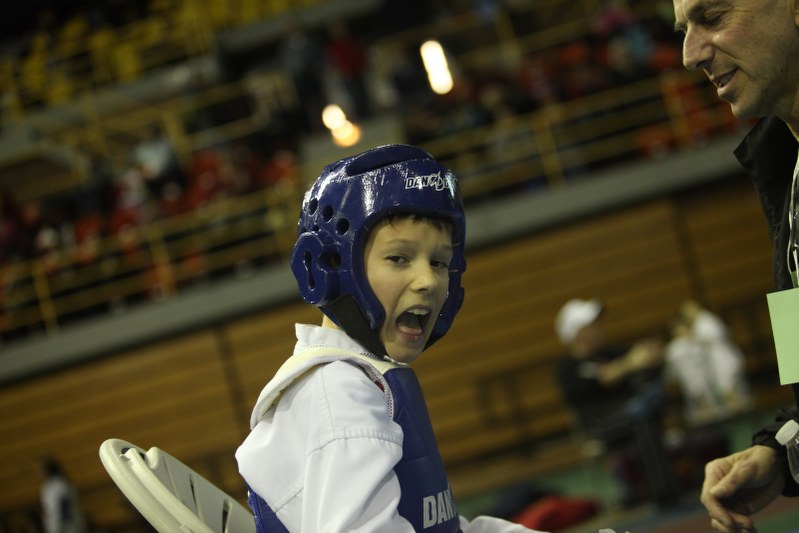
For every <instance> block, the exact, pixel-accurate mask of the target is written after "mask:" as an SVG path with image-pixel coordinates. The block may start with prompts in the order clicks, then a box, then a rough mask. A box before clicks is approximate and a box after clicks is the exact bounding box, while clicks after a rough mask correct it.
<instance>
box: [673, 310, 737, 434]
mask: <svg viewBox="0 0 799 533" xmlns="http://www.w3.org/2000/svg"><path fill="white" fill-rule="evenodd" d="M672 333H673V338H672V340H671V341H670V342H669V343H668V345H667V346H666V370H667V372H668V374H669V375H670V376H671V377H672V378H673V379H675V380H676V381H677V383H678V384H679V386H680V390H681V392H682V394H683V397H684V399H685V417H686V419H687V421H688V422H689V423H692V424H703V423H707V422H714V421H717V420H719V419H723V418H726V417H729V416H731V415H737V414H740V413H741V412H743V411H745V410H747V409H749V408H750V407H751V404H752V399H751V396H750V393H749V384H748V382H747V379H746V368H745V366H744V355H743V352H741V350H740V348H738V346H737V345H736V344H735V343H734V342H733V341H732V339H731V338H730V336H729V333H728V331H727V327H726V326H725V325H724V322H722V321H721V319H720V318H719V317H717V316H716V315H714V314H713V313H711V312H710V311H708V310H707V309H703V308H702V307H701V306H700V305H699V304H698V303H697V302H695V301H693V300H688V301H686V302H685V303H683V304H682V306H681V307H680V310H679V313H678V315H677V318H676V319H675V321H674V324H673V326H672Z"/></svg>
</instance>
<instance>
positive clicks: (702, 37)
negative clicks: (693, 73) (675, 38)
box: [682, 28, 712, 70]
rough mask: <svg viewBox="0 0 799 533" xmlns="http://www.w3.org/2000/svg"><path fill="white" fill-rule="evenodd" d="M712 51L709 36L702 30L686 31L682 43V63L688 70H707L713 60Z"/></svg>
mask: <svg viewBox="0 0 799 533" xmlns="http://www.w3.org/2000/svg"><path fill="white" fill-rule="evenodd" d="M711 56H712V51H711V47H710V42H709V40H708V38H707V35H706V33H705V32H703V31H702V30H698V29H696V28H691V29H688V30H686V32H685V38H684V39H683V43H682V63H683V65H685V68H687V69H688V70H699V69H702V68H705V67H706V66H707V65H708V64H709V62H710V59H711Z"/></svg>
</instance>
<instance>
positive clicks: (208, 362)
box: [0, 178, 788, 531]
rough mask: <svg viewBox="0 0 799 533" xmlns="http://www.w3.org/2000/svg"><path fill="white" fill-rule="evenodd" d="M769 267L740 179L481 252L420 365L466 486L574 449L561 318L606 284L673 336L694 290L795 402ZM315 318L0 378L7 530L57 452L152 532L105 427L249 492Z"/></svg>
mask: <svg viewBox="0 0 799 533" xmlns="http://www.w3.org/2000/svg"><path fill="white" fill-rule="evenodd" d="M770 263H771V250H770V247H769V240H768V237H767V234H766V225H765V222H764V220H763V216H762V214H761V212H760V208H759V205H758V203H757V200H756V198H755V197H754V193H753V190H752V187H751V185H750V184H749V183H748V181H747V180H746V179H744V178H735V179H731V180H729V181H727V182H724V183H720V184H716V185H712V186H708V187H706V188H704V189H702V190H696V191H691V192H688V193H684V194H681V195H679V196H674V197H670V198H662V199H657V200H654V201H648V202H645V203H642V204H639V205H633V206H630V207H627V208H624V209H620V210H617V211H614V212H609V213H604V214H601V215H598V216H595V217H592V218H590V219H584V220H580V221H577V222H574V223H572V224H569V225H566V226H562V227H557V228H552V229H550V230H548V231H543V232H540V233H536V234H532V235H529V236H526V237H523V238H519V239H516V240H514V241H513V242H507V243H503V244H499V245H496V246H493V247H491V248H486V249H481V250H473V251H471V252H470V253H469V254H468V270H467V273H466V275H465V276H464V284H465V286H466V291H467V293H466V294H467V296H466V301H465V304H464V307H463V310H462V311H461V313H460V315H459V316H458V319H457V320H456V322H455V325H454V326H453V328H452V330H451V332H450V334H449V335H448V336H447V337H446V338H445V339H443V340H442V341H441V342H439V343H438V344H436V345H435V346H433V347H432V348H431V349H430V350H429V351H428V352H426V354H425V355H424V357H422V358H421V359H420V360H419V361H418V362H417V363H416V364H415V366H416V369H417V371H418V373H419V376H420V380H421V381H422V385H423V387H424V388H425V391H426V394H427V397H428V403H429V408H430V413H431V416H432V419H433V423H434V425H435V428H436V433H437V436H438V438H439V441H440V447H441V451H442V454H443V456H444V458H445V461H446V462H447V463H448V465H449V468H450V471H451V476H452V482H453V489H454V490H455V493H456V496H457V495H459V494H466V493H469V492H473V491H479V490H483V489H486V488H490V487H491V486H494V485H498V484H501V483H502V482H506V481H508V480H510V479H511V478H513V477H516V478H519V477H524V476H533V475H545V472H546V471H547V469H548V468H554V467H557V466H562V465H564V464H568V463H569V462H573V461H575V460H576V457H577V456H576V455H574V454H569V453H566V452H565V451H564V450H566V449H567V447H564V446H557V447H555V446H548V444H547V443H549V442H553V439H556V438H558V439H561V440H559V441H558V442H559V443H562V440H563V438H564V436H568V434H569V429H570V427H571V413H570V412H569V410H568V409H567V408H566V406H565V405H564V404H563V402H562V400H561V397H560V394H559V391H558V389H557V387H556V385H555V383H554V381H553V376H552V372H551V367H552V363H553V361H554V360H555V359H556V358H558V357H560V356H561V354H562V349H561V346H560V345H559V344H558V341H557V338H556V337H555V334H554V330H553V319H554V316H555V314H556V312H557V310H558V308H559V307H560V305H561V304H562V303H563V302H564V301H565V300H566V299H568V298H570V297H573V296H579V297H600V298H602V299H603V300H604V301H605V302H606V304H607V307H608V313H609V314H608V327H609V333H610V336H611V338H612V339H614V340H618V341H624V340H631V339H633V338H636V337H638V336H641V335H647V334H651V333H659V332H662V331H663V328H664V327H665V325H666V324H667V322H668V321H669V319H670V318H671V316H672V315H673V314H674V312H675V310H676V309H677V306H678V305H679V304H680V302H682V301H683V300H684V299H686V298H689V297H693V298H698V299H700V300H701V301H703V302H705V303H706V304H707V305H708V306H709V307H710V308H711V309H713V310H715V311H717V312H718V313H720V314H721V315H722V316H723V317H724V318H725V320H727V322H728V323H729V325H730V326H731V328H732V330H733V333H734V335H735V337H736V339H737V340H738V341H739V343H741V345H742V346H744V348H745V349H746V351H747V357H748V364H749V369H750V375H751V376H752V379H753V381H754V382H755V384H756V385H757V390H758V391H759V394H761V395H762V396H761V397H762V398H764V401H767V402H768V403H769V405H771V404H776V403H779V402H781V401H787V398H788V396H787V395H786V394H785V391H784V390H783V389H781V388H779V387H776V386H775V381H776V363H775V361H774V357H773V353H772V345H771V344H770V338H769V324H768V314H767V309H766V305H765V296H764V295H765V293H766V292H768V291H769V290H770V288H771V285H772V284H771V277H770V272H771V269H770ZM318 321H319V315H318V312H317V311H316V310H314V309H311V308H309V307H307V306H305V305H304V304H301V303H296V304H291V305H287V306H285V307H280V308H277V309H272V310H268V311H264V312H261V313H258V314H256V315H253V316H248V317H246V318H242V319H237V320H233V321H231V322H229V323H224V324H219V325H218V326H217V327H215V328H212V329H205V330H201V331H194V332H192V333H189V334H185V335H183V336H180V337H177V338H173V339H170V340H166V341H163V342H160V343H158V344H154V345H151V346H146V347H143V348H140V349H136V350H132V351H129V352H126V353H120V354H116V355H113V356H109V357H105V358H103V359H99V360H95V361H92V362H89V363H86V364H83V365H80V366H76V367H73V368H69V369H66V370H63V371H60V372H58V373H54V374H51V375H46V376H41V377H38V378H34V379H29V380H26V381H24V382H21V383H17V384H14V385H11V386H7V387H5V388H3V389H2V390H0V432H2V435H3V439H0V457H3V459H4V460H3V461H2V462H0V518H2V520H4V522H2V521H0V528H2V529H0V531H22V530H23V526H22V525H21V524H22V523H23V522H24V521H25V520H26V518H25V512H27V513H28V514H31V513H33V514H35V513H37V512H38V503H37V501H38V500H37V498H38V495H37V494H38V485H39V482H40V477H39V472H38V469H37V465H38V459H39V458H40V457H41V456H43V455H46V454H52V455H55V456H56V457H57V458H59V459H61V460H62V461H63V463H64V464H65V467H66V470H67V472H68V474H69V475H70V476H71V477H72V478H73V480H74V481H75V483H76V484H77V485H78V486H79V487H80V489H81V492H82V496H83V501H84V504H85V506H86V508H87V509H88V511H89V514H90V515H91V517H92V518H93V519H94V521H95V522H97V523H98V524H100V525H102V526H104V527H105V528H106V530H108V531H146V530H147V529H146V527H143V526H141V525H139V524H137V523H136V517H137V515H136V513H135V512H132V511H131V509H130V508H129V506H128V505H127V503H126V502H125V500H124V498H123V497H122V496H121V493H119V491H118V490H117V489H116V488H115V487H114V486H113V484H112V483H111V481H110V479H109V478H108V476H107V474H106V473H105V471H104V469H103V467H102V465H101V464H100V462H99V459H98V455H97V450H98V447H99V445H100V443H101V442H102V441H103V440H104V439H106V438H109V437H119V438H124V439H127V440H129V441H131V442H134V443H136V444H138V445H140V446H143V447H149V446H155V445H157V446H160V447H162V448H164V449H165V450H167V451H169V452H170V453H172V454H173V455H175V456H177V457H179V458H181V459H182V460H184V461H185V462H187V463H188V464H190V465H191V466H193V467H195V468H196V469H198V470H199V471H200V472H202V473H204V474H205V475H207V476H208V477H209V478H210V479H212V480H213V481H214V482H215V483H217V484H218V485H220V486H221V487H222V488H224V489H225V490H227V491H228V492H230V493H232V494H235V495H236V496H238V497H240V498H242V499H243V498H244V488H243V486H242V484H241V481H240V480H239V478H238V475H237V473H236V469H235V461H234V459H233V452H234V450H235V448H236V446H237V444H238V443H239V442H240V441H241V440H242V438H243V437H244V435H245V434H246V431H247V424H248V417H249V410H250V408H251V406H252V405H253V403H254V401H255V399H256V398H257V396H258V393H259V391H260V389H261V387H262V386H263V385H264V384H265V383H266V381H267V380H268V379H269V377H270V376H271V375H272V373H273V372H274V371H275V370H276V369H277V367H278V366H279V365H280V364H281V362H282V361H283V359H284V358H285V357H286V356H287V355H288V354H289V353H290V352H291V349H292V347H293V342H294V341H293V330H292V324H293V323H294V322H312V323H317V322H318ZM519 452H523V455H521V456H520V455H519ZM509 456H513V457H515V459H514V461H513V462H511V463H501V461H502V458H505V457H509ZM519 457H522V458H523V459H522V460H521V461H520V459H519ZM501 464H506V465H512V466H511V467H510V468H508V467H506V468H504V470H503V469H502V468H501V466H498V465H501ZM520 465H522V466H521V467H520ZM509 469H510V470H512V473H511V474H509V472H508V471H509Z"/></svg>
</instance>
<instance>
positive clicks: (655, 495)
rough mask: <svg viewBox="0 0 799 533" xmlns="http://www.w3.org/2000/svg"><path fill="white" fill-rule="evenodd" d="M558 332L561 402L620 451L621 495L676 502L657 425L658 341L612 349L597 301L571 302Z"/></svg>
mask: <svg viewBox="0 0 799 533" xmlns="http://www.w3.org/2000/svg"><path fill="white" fill-rule="evenodd" d="M555 331H556V332H557V334H558V337H559V339H560V341H561V343H562V344H563V345H564V347H565V348H566V350H567V352H568V357H563V358H561V359H560V360H559V361H558V362H557V364H556V368H555V371H556V376H557V379H558V382H559V384H560V387H561V391H562V393H563V396H564V399H565V400H566V402H567V403H569V405H570V406H571V407H572V408H573V409H574V411H575V414H576V415H577V417H578V420H579V424H580V425H581V427H582V429H583V430H584V431H585V432H586V433H587V434H588V435H589V436H590V437H592V438H596V439H599V440H600V441H602V442H603V443H604V444H605V446H606V447H607V448H608V449H610V450H614V451H616V452H618V453H617V454H616V457H615V458H616V462H617V467H616V468H614V470H615V473H616V475H617V476H618V478H619V481H621V482H622V485H623V489H624V493H623V494H622V504H624V505H628V504H634V503H638V502H639V501H640V500H641V498H642V497H648V498H649V499H652V500H654V501H655V502H657V503H659V504H671V503H673V502H674V500H675V498H676V494H677V489H676V482H675V480H674V475H673V472H672V471H671V466H670V464H669V460H668V457H667V454H666V450H665V447H664V445H663V442H662V431H661V424H660V416H661V408H662V406H663V402H664V401H665V392H664V388H663V383H662V379H661V368H662V361H663V358H662V344H661V342H660V341H659V340H656V339H645V340H642V341H639V342H637V343H635V344H634V345H633V346H632V347H631V348H629V349H619V348H616V347H612V346H610V345H608V343H607V341H606V337H605V329H604V306H603V304H602V302H601V301H599V300H598V299H590V300H582V299H578V298H574V299H571V300H569V301H568V302H566V303H565V304H564V305H563V307H562V308H561V309H560V311H559V312H558V315H557V317H556V320H555ZM641 474H643V476H642V475H641Z"/></svg>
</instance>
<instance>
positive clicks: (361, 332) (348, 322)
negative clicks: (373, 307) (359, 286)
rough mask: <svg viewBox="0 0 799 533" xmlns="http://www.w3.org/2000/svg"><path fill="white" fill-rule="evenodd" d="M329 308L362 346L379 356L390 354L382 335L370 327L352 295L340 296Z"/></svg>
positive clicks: (344, 328)
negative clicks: (381, 337)
mask: <svg viewBox="0 0 799 533" xmlns="http://www.w3.org/2000/svg"><path fill="white" fill-rule="evenodd" d="M327 308H328V309H329V310H330V312H331V314H332V315H333V316H334V317H335V320H336V322H338V325H339V326H341V328H342V329H343V330H344V331H345V332H346V333H347V335H349V336H350V337H352V338H353V339H355V340H356V341H358V343H359V344H360V345H361V346H363V347H364V348H366V349H367V350H369V352H371V353H373V354H375V355H377V356H378V357H382V356H384V355H388V354H387V353H386V348H385V347H384V346H383V343H382V342H381V341H380V337H379V336H378V335H377V333H375V332H374V330H373V329H372V328H370V327H369V321H368V320H367V319H366V317H365V316H364V314H363V311H362V310H361V308H360V306H359V305H358V304H357V303H356V302H355V298H353V297H352V295H350V294H344V295H342V296H339V297H338V298H336V299H335V300H334V301H333V302H332V303H330V304H328V306H327Z"/></svg>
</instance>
